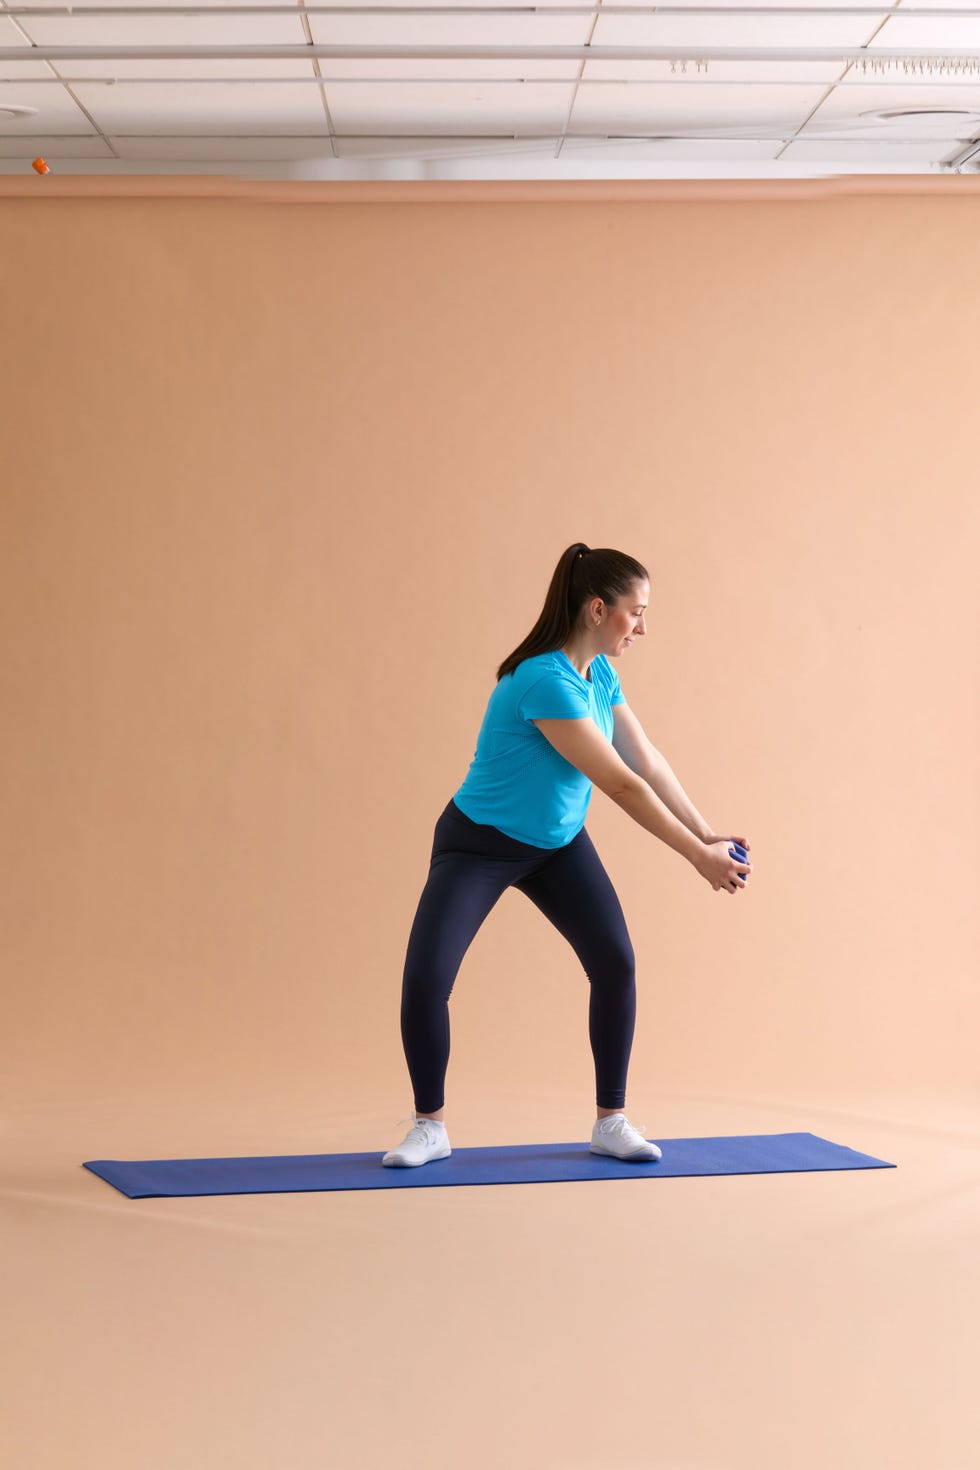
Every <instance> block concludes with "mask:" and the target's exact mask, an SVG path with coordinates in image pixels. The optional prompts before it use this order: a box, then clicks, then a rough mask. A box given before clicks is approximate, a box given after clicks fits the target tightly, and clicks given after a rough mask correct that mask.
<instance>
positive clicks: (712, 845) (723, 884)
mask: <svg viewBox="0 0 980 1470" xmlns="http://www.w3.org/2000/svg"><path fill="white" fill-rule="evenodd" d="M701 841H702V843H703V846H702V849H701V853H700V854H699V857H698V861H697V862H696V863H695V865H694V866H695V867H696V868H697V870H698V872H699V873H700V874H701V877H702V878H705V879H707V881H708V882H709V883H710V884H711V886H712V888H713V889H714V890H715V892H717V891H718V889H719V888H724V890H725V892H726V893H737V892H738V890H739V889H740V888H744V887H745V879H746V877H747V876H748V874H749V873H751V871H752V864H751V862H750V861H749V860H748V859H746V861H745V862H744V863H743V862H740V861H739V860H738V858H734V857H732V856H731V854H730V853H729V851H728V848H729V845H730V844H731V843H733V842H737V843H738V844H739V846H740V847H744V848H745V850H746V852H748V850H749V844H748V842H746V840H745V838H744V837H719V836H718V835H717V833H714V832H709V833H708V835H707V837H703V838H702V839H701ZM743 875H744V876H743Z"/></svg>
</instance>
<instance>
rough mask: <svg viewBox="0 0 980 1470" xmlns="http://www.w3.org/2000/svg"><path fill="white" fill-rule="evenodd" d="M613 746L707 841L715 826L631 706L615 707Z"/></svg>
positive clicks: (675, 813)
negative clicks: (682, 783) (650, 736)
mask: <svg viewBox="0 0 980 1470" xmlns="http://www.w3.org/2000/svg"><path fill="white" fill-rule="evenodd" d="M612 712H613V746H614V748H615V750H616V752H617V754H618V755H619V757H620V759H621V760H623V761H624V762H625V763H626V765H628V766H629V768H630V770H631V771H633V772H634V773H635V774H636V775H637V776H639V777H640V779H641V780H643V781H645V782H646V783H647V785H648V786H649V787H650V788H651V789H652V790H653V791H655V792H656V794H657V795H658V796H659V797H660V800H661V801H662V802H663V804H664V806H666V807H667V809H668V810H669V811H671V812H673V814H674V816H675V817H677V818H678V819H679V820H680V821H682V822H683V823H684V826H685V827H687V829H688V830H689V831H690V832H693V833H694V835H695V837H697V838H698V839H699V841H701V842H704V841H705V840H706V839H707V838H708V837H710V836H711V834H712V831H713V829H712V827H711V826H710V825H709V823H707V822H706V821H705V820H704V817H702V815H701V813H700V812H699V811H698V809H697V807H696V806H695V805H694V803H693V801H692V800H691V798H690V797H689V796H688V794H687V792H686V791H685V790H684V788H683V786H682V785H681V783H680V782H679V781H678V779H677V777H676V776H675V775H674V772H673V770H672V769H671V766H670V763H669V762H668V760H667V757H666V756H665V755H663V754H662V753H661V752H660V751H659V750H658V749H657V747H656V746H655V745H654V744H653V742H652V741H651V740H650V738H649V737H648V735H647V734H646V731H645V730H644V729H643V726H642V725H641V724H640V722H639V720H638V719H637V717H636V715H635V714H634V713H633V711H632V710H631V709H630V707H629V705H628V704H614V705H613V707H612Z"/></svg>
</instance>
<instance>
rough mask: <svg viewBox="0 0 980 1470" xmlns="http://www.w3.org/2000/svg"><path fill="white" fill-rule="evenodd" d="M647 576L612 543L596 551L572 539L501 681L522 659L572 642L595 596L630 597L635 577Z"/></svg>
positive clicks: (500, 673)
mask: <svg viewBox="0 0 980 1470" xmlns="http://www.w3.org/2000/svg"><path fill="white" fill-rule="evenodd" d="M649 580H650V574H649V572H648V571H647V569H646V567H644V566H642V565H641V564H640V562H638V561H636V560H635V558H634V557H632V556H627V555H626V552H625V551H613V550H612V549H611V548H610V547H608V546H600V547H598V548H597V549H596V550H594V551H593V550H591V549H590V548H589V547H588V546H586V545H585V544H584V542H582V541H576V542H574V543H573V544H572V545H571V546H569V547H567V548H566V550H565V551H563V552H562V554H561V557H560V558H559V561H558V565H557V566H556V567H555V570H554V572H553V574H552V578H551V583H550V585H549V587H548V595H547V596H546V597H545V600H544V607H543V608H542V609H541V615H540V617H539V618H538V621H537V622H536V623H535V625H534V627H533V628H532V629H531V631H530V633H528V635H527V637H526V638H525V639H524V642H523V643H519V644H518V646H517V647H516V648H515V649H514V652H513V653H509V654H508V655H507V657H506V658H505V659H504V661H503V663H502V664H501V665H500V668H499V669H498V670H497V682H498V683H499V682H500V680H501V679H502V678H503V677H504V675H505V674H510V673H513V671H514V669H516V668H517V665H518V664H519V663H522V662H523V661H524V659H526V658H534V657H535V655H536V654H539V653H550V652H551V650H552V649H554V648H561V646H562V644H563V643H566V642H567V641H568V638H569V636H570V635H571V632H572V629H573V628H574V626H575V624H576V622H577V621H578V616H579V613H580V612H581V610H582V607H583V606H584V604H585V603H586V602H590V601H591V600H592V598H593V597H601V598H602V600H603V602H605V603H608V604H609V605H610V606H612V604H613V603H615V602H618V601H619V599H620V598H621V597H626V596H627V594H628V593H629V591H630V589H631V588H632V586H633V583H634V582H649Z"/></svg>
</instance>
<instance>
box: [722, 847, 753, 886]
mask: <svg viewBox="0 0 980 1470" xmlns="http://www.w3.org/2000/svg"><path fill="white" fill-rule="evenodd" d="M728 856H729V857H733V858H734V859H735V860H736V862H739V863H747V862H748V860H749V855H748V853H747V852H746V850H745V848H744V847H743V846H742V844H741V843H740V842H736V843H735V845H734V847H733V848H732V847H730V848H729V849H728ZM738 876H739V877H740V878H744V879H745V881H746V883H747V882H748V881H749V879H750V878H751V876H752V874H751V873H739V875H738Z"/></svg>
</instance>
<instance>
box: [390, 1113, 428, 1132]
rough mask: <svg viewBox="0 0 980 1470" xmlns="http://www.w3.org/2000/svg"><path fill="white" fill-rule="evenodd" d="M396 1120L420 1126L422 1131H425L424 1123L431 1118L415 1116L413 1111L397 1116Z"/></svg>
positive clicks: (416, 1126)
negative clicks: (403, 1115)
mask: <svg viewBox="0 0 980 1470" xmlns="http://www.w3.org/2000/svg"><path fill="white" fill-rule="evenodd" d="M398 1122H399V1123H414V1125H415V1128H420V1129H422V1131H423V1132H424V1131H425V1124H426V1123H431V1122H432V1119H431V1118H416V1116H415V1114H414V1113H406V1114H405V1117H404V1118H399V1119H398ZM396 1127H397V1124H396ZM413 1132H414V1129H413Z"/></svg>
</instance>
